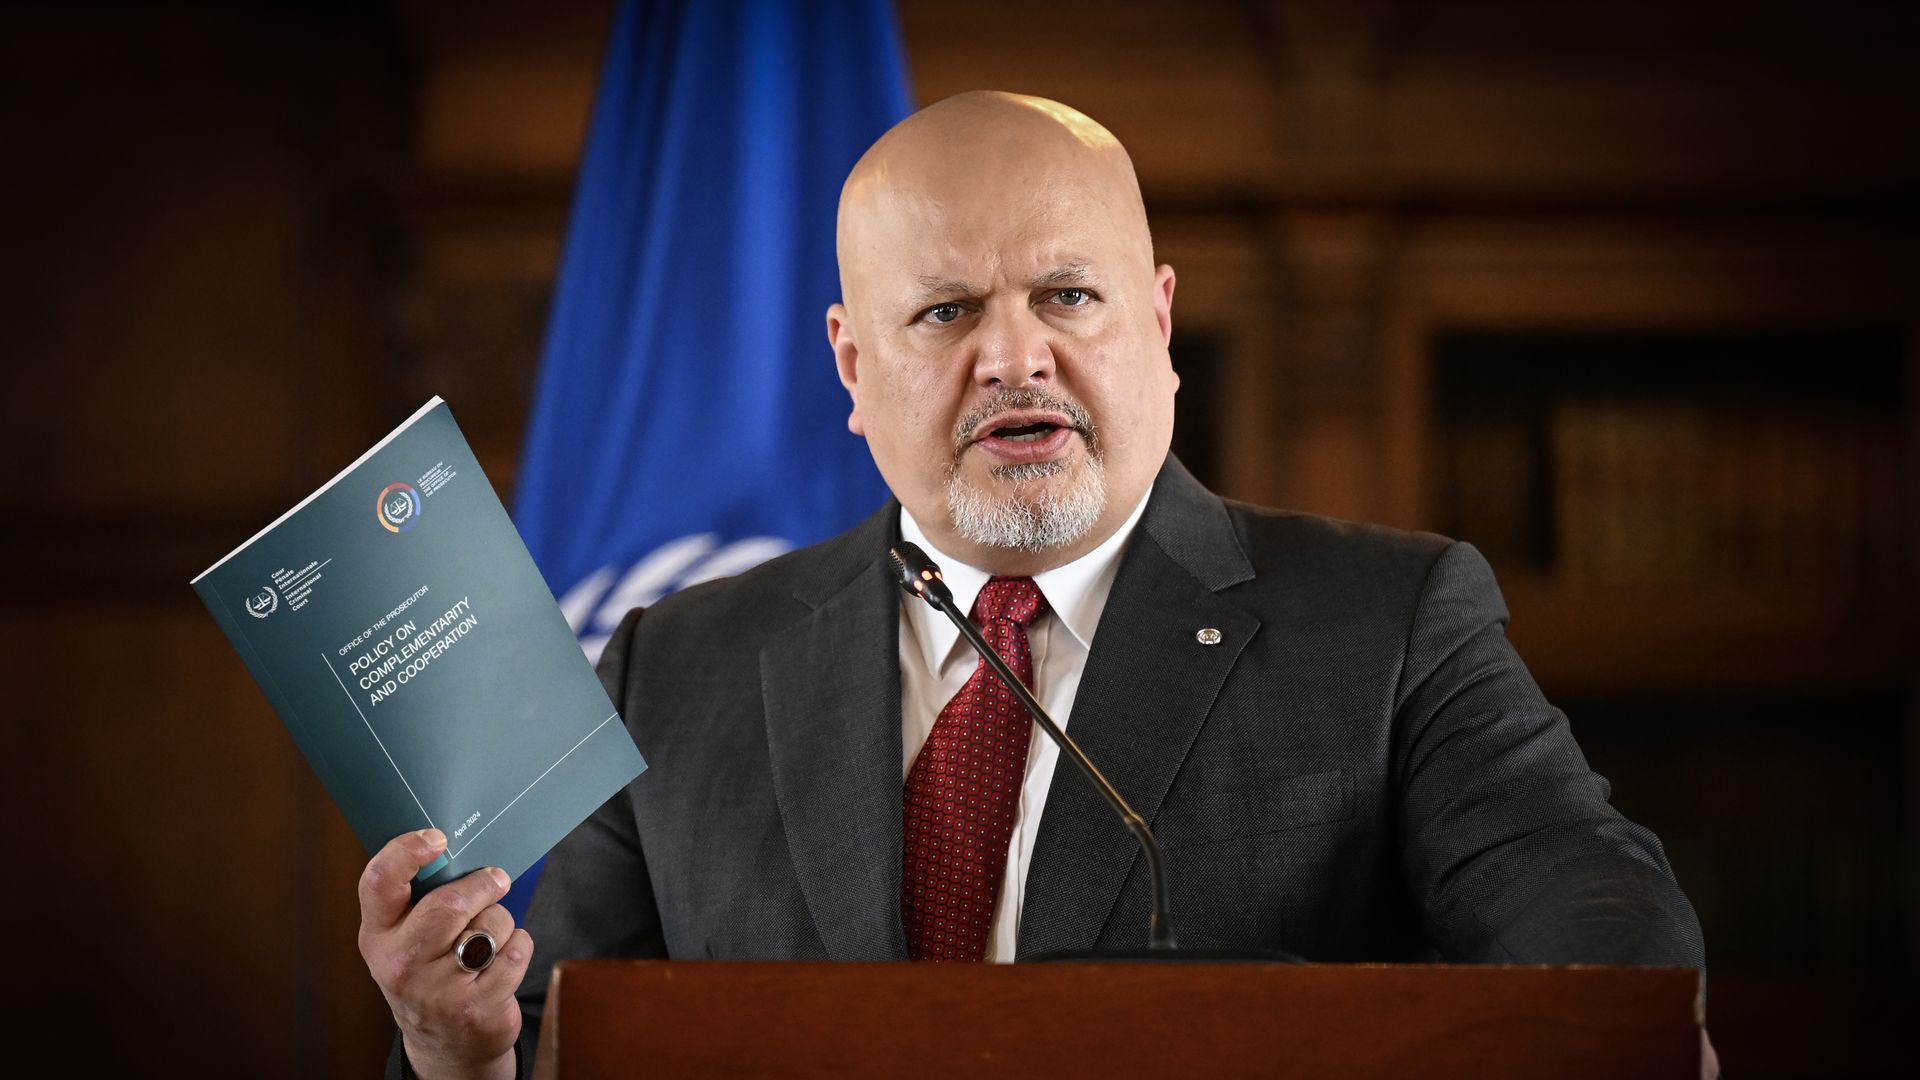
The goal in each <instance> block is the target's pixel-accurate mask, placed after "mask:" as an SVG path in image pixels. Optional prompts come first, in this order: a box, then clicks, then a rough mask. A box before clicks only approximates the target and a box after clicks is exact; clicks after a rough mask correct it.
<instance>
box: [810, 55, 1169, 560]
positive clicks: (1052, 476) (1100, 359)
mask: <svg viewBox="0 0 1920 1080" xmlns="http://www.w3.org/2000/svg"><path fill="white" fill-rule="evenodd" d="M838 241H839V253H840V288H841V293H840V296H841V302H840V303H838V304H835V305H833V306H832V307H831V308H830V309H829V310H828V312H827V336H828V339H829V340H830V341H831V342H832V343H833V349H834V358H835V364H836V366H837V367H838V369H839V374H840V381H841V383H842V385H844V386H845V387H846V388H847V392H848V394H849V395H850V396H851V399H852V402H853V410H852V413H851V414H850V415H849V417H848V421H847V424H848V427H850V428H851V429H852V430H853V431H854V432H855V433H857V434H859V435H862V436H865V437H866V440H867V446H868V449H870V450H871V451H872V452H873V459H874V462H875V464H877V465H878V466H879V467H880V473H881V475H882V476H884V477H885V478H886V480H887V485H888V486H889V487H890V488H892V489H893V493H894V494H895V495H896V496H898V497H899V499H900V502H901V504H902V505H903V506H904V507H905V508H906V509H907V511H908V512H909V513H911V514H912V515H913V519H914V521H916V522H917V523H919V525H920V527H921V528H922V529H925V530H926V532H927V536H928V538H929V539H930V540H932V541H933V542H934V544H935V545H936V546H937V547H938V548H940V550H941V551H943V552H945V553H947V554H949V555H953V556H957V557H959V558H961V559H963V560H964V561H966V562H967V563H969V564H970V565H973V566H975V567H979V568H981V569H985V570H988V571H990V572H992V573H996V574H1011V575H1021V574H1032V573H1037V572H1040V571H1043V570H1046V569H1049V568H1051V567H1054V566H1062V565H1065V564H1066V563H1067V562H1070V561H1072V560H1073V559H1075V558H1078V557H1079V556H1080V555H1083V554H1085V553H1086V552H1087V551H1089V550H1091V549H1092V548H1094V547H1096V546H1098V545H1099V544H1100V542H1101V541H1103V540H1105V539H1106V538H1107V537H1108V536H1111V535H1112V534H1113V532H1114V530H1115V529H1117V528H1118V527H1119V525H1120V524H1121V523H1122V522H1123V521H1125V520H1126V519H1127V518H1128V517H1129V516H1130V514H1131V512H1132V510H1133V508H1134V507H1135V506H1137V505H1139V501H1140V499H1141V498H1142V497H1143V496H1144V495H1145V493H1146V491H1147V489H1148V488H1149V487H1150V486H1151V484H1152V481H1153V477H1154V475H1155V474H1156V473H1157V472H1158V471H1159V468H1160V464H1161V462H1162V461H1163V460H1165V457H1166V453H1167V445H1168V442H1169V441H1170V440H1171V438H1172V431H1173V393H1174V390H1175V388H1176V387H1178V385H1179V379H1178V378H1177V377H1176V376H1175V375H1174V374H1173V368H1172V364H1171V361H1170V360H1169V358H1168V355H1167V339H1168V335H1169V334H1170V333H1171V332H1172V316H1171V309H1172V303H1173V270H1172V268H1170V267H1165V266H1162V267H1155V266H1154V263H1153V241H1152V238H1151V237H1150V236H1149V235H1148V233H1147V215H1146V211H1145V209H1144V208H1143V206H1142V205H1141V201H1140V185H1139V183H1138V181H1136V180H1135V179H1134V175H1133V163H1132V162H1131V161H1130V160H1128V158H1127V152H1126V151H1125V150H1124V149H1122V148H1121V146H1120V143H1119V141H1118V140H1116V139H1115V138H1114V137H1113V135H1112V134H1111V133H1110V132H1108V131H1107V129H1106V128H1103V127H1101V126H1100V125H1099V124H1097V123H1095V122H1093V121H1092V120H1091V119H1089V118H1087V117H1086V116H1085V115H1083V114H1081V113H1080V112H1078V111H1076V110H1074V109H1071V108H1068V107H1067V106H1065V105H1062V104H1060V103H1058V102H1054V101H1047V100H1045V99H1042V98H1033V97H1021V96H1019V95H1015V94H998V93H972V94H961V95H959V96H958V97H951V98H948V99H946V100H945V101H942V102H940V103H938V104H936V105H933V106H930V107H928V108H926V109H923V110H921V111H920V112H918V113H915V114H914V115H913V116H910V117H908V118H907V119H906V120H904V121H902V122H901V123H900V124H899V125H898V126H896V127H895V128H894V129H893V130H892V131H889V132H888V133H887V134H886V135H885V136H883V137H882V138H881V139H880V141H879V142H877V143H875V144H874V145H873V147H872V148H871V149H869V150H868V151H867V153H866V155H865V156H864V157H862V158H861V159H860V163H859V164H858V165H856V166H855V167H854V170H853V173H852V174H851V175H850V176H848V178H847V182H846V186H845V187H844V188H843V189H842V191H841V195H840V217H839V229H838Z"/></svg>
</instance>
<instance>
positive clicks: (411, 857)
mask: <svg viewBox="0 0 1920 1080" xmlns="http://www.w3.org/2000/svg"><path fill="white" fill-rule="evenodd" d="M446 850H447V836H446V834H445V833H443V832H441V831H440V830H439V829H421V830H419V831H418V832H410V833H402V834H400V835H399V836H396V837H394V838H393V839H392V840H389V841H387V846H386V847H383V848H381V849H380V850H379V851H378V852H376V853H375V854H374V856H373V858H372V859H371V860H369V861H368V863H367V868H366V869H365V870H363V871H361V873H360V929H361V930H362V931H363V932H368V933H381V932H384V931H387V930H391V929H393V928H394V927H395V926H397V925H399V923H400V921H401V920H402V919H405V918H406V917H407V906H408V905H409V904H410V903H412V902H413V877H414V875H415V874H418V873H419V872H420V868H421V867H423V866H425V865H427V864H428V863H430V862H432V861H433V860H435V859H437V858H439V857H440V854H441V853H442V852H444V851H446Z"/></svg>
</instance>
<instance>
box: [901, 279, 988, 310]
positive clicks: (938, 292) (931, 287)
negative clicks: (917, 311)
mask: <svg viewBox="0 0 1920 1080" xmlns="http://www.w3.org/2000/svg"><path fill="white" fill-rule="evenodd" d="M918 285H919V286H920V287H919V288H918V289H916V290H914V293H913V296H912V297H911V298H910V302H911V303H912V305H913V306H915V307H920V306H921V305H924V304H931V303H934V302H935V301H939V300H952V299H955V298H962V297H968V296H978V295H980V293H981V292H982V290H981V289H978V288H976V287H975V286H974V284H973V283H972V282H970V281H961V280H960V279H959V278H937V277H923V278H921V279H920V280H919V282H918Z"/></svg>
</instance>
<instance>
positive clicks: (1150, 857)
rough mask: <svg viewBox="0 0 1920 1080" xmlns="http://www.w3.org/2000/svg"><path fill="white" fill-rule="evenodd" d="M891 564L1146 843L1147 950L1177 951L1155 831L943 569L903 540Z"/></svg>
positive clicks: (903, 585)
mask: <svg viewBox="0 0 1920 1080" xmlns="http://www.w3.org/2000/svg"><path fill="white" fill-rule="evenodd" d="M887 561H888V562H889V563H891V564H892V565H893V572H894V575H895V576H896V577H897V578H898V579H899V581H900V587H901V588H902V589H905V590H906V591H907V592H908V593H910V594H912V595H914V596H917V597H919V598H920V599H922V600H925V601H926V602H927V603H929V604H932V605H933V606H934V608H935V609H937V610H938V611H940V612H941V613H942V614H944V615H945V616H946V617H947V618H948V619H950V620H952V621H953V625H954V626H956V627H959V629H960V636H962V637H964V638H966V639H967V644H969V645H972V646H973V650H974V651H975V652H977V653H979V654H980V658H981V659H983V660H985V661H986V662H987V666H988V667H990V668H992V669H993V673H994V674H995V675H998V676H999V677H1000V681H1001V682H1003V683H1005V684H1006V686H1007V689H1008V690H1011V691H1012V692H1013V696H1014V697H1016V698H1019V699H1020V704H1022V705H1025V706H1026V707H1027V712H1029V713H1031V714H1033V719H1034V722H1035V723H1037V724H1039V725H1040V730H1042V731H1044V732H1046V733H1047V737H1048V738H1050V739H1052V740H1053V742H1054V745H1056V746H1058V747H1059V748H1060V750H1061V752H1062V753H1064V754H1066V755H1067V757H1068V758H1070V759H1072V761H1073V763H1074V764H1075V765H1077V766H1079V769H1080V774H1081V775H1082V776H1085V777H1086V778H1087V780H1088V782H1090V783H1091V784H1093V786H1094V787H1095V788H1096V789H1098V790H1099V792H1100V794H1101V796H1102V797H1104V798H1105V799H1106V800H1107V805H1109V806H1111V807H1113V812H1114V813H1116V814H1119V815H1120V821H1121V823H1122V824H1124V825H1125V826H1126V827H1127V831H1128V832H1130V833H1132V834H1133V838H1134V839H1135V840H1138V841H1139V842H1140V853H1141V855H1142V856H1143V857H1144V858H1145V859H1146V862H1147V881H1148V882H1149V884H1150V885H1151V886H1152V891H1153V916H1152V918H1151V919H1150V920H1149V921H1148V923H1147V948H1148V949H1154V950H1172V949H1174V948H1175V946H1174V941H1173V917H1172V915H1171V914H1170V913H1169V912H1168V903H1167V876H1166V873H1165V872H1164V871H1163V870H1162V869H1161V866H1160V862H1161V860H1160V845H1159V843H1158V842H1157V841H1155V840H1154V838H1153V830H1151V829H1149V828H1147V823H1146V820H1145V819H1143V818H1142V817H1141V816H1140V815H1139V814H1137V813H1135V812H1134V810H1133V807H1131V806H1128V805H1127V800H1125V799H1123V798H1121V797H1120V793H1119V792H1118V791H1115V790H1114V788H1113V785H1112V784H1110V783H1108V782H1107V778H1106V777H1105V776H1102V775H1101V774H1100V770H1099V769H1097V768H1095V767H1094V764H1093V762H1092V761H1090V760H1088V759H1087V755H1086V754H1085V753H1084V752H1082V751H1081V749H1080V746H1079V744H1077V743H1075V742H1074V741H1073V739H1072V738H1071V737H1069V736H1068V735H1067V733H1066V732H1065V731H1062V730H1061V729H1060V725H1058V724H1056V723H1054V722H1053V717H1051V716H1048V715H1047V710H1045V709H1043V708H1041V707H1040V702H1039V701H1037V700H1035V698H1034V696H1033V691H1031V690H1029V689H1027V687H1026V685H1025V684H1024V683H1022V682H1021V681H1020V680H1019V679H1017V678H1015V677H1014V674H1013V671H1012V669H1010V668H1008V667H1007V662H1006V661H1005V660H1002V659H1000V654H999V653H997V652H994V651H993V646H991V645H989V644H987V639H986V638H984V637H982V636H981V635H980V628H979V627H977V626H975V625H973V620H972V619H969V618H967V615H966V612H964V611H961V610H960V609H959V607H958V606H957V605H955V604H954V602H953V592H952V590H950V589H948V588H947V583H946V580H945V579H944V578H942V577H941V576H940V568H939V567H938V566H936V565H934V562H933V560H932V559H929V558H927V554H926V552H924V551H921V550H920V547H919V545H917V544H912V543H908V542H906V541H904V540H903V541H901V542H900V543H899V544H897V545H895V546H894V547H892V548H890V549H888V551H887Z"/></svg>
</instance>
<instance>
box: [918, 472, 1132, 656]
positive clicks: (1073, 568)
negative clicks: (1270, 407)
mask: <svg viewBox="0 0 1920 1080" xmlns="http://www.w3.org/2000/svg"><path fill="white" fill-rule="evenodd" d="M1152 495H1153V491H1152V489H1151V488H1149V489H1148V491H1147V494H1146V495H1143V496H1141V497H1140V502H1139V504H1138V505H1136V506H1135V507H1134V508H1133V513H1131V514H1129V515H1127V520H1125V521H1123V522H1121V523H1120V527H1119V528H1118V529H1115V530H1114V531H1113V535H1112V536H1109V537H1107V538H1106V539H1105V540H1103V541H1101V543H1100V546H1099V547H1097V548H1094V549H1093V550H1092V551H1089V552H1087V553H1086V554H1085V555H1082V556H1080V557H1079V558H1077V559H1075V560H1073V561H1072V562H1070V563H1068V564H1066V565H1065V566H1059V567H1055V568H1054V569H1052V570H1047V571H1043V572H1041V573H1038V574H1035V575H1034V576H1033V583H1034V584H1035V585H1037V586H1039V588H1040V595H1042V596H1044V597H1046V598H1047V607H1048V609H1049V610H1050V611H1051V612H1052V613H1053V614H1054V615H1056V616H1058V617H1059V619H1060V623H1061V625H1063V626H1065V627H1066V628H1067V632H1068V633H1070V634H1072V635H1073V637H1074V640H1076V641H1078V642H1079V643H1080V647H1081V648H1082V649H1086V650H1089V651H1091V650H1092V648H1093V632H1094V629H1095V628H1096V627H1097V626H1098V625H1099V623H1100V613H1101V612H1102V611H1104V610H1105V609H1106V606H1107V594H1108V593H1111V592H1112V591H1113V579H1114V575H1115V574H1117V573H1118V572H1119V569H1120V553H1121V552H1122V551H1124V550H1126V546H1127V540H1128V538H1129V537H1131V536H1132V535H1133V530H1134V527H1135V526H1136V525H1138V524H1139V523H1140V515H1141V514H1142V513H1143V512H1144V511H1145V510H1146V508H1147V500H1148V499H1149V498H1151V497H1152ZM900 536H901V538H902V539H904V540H908V541H911V542H912V543H915V544H918V545H920V547H921V548H922V549H923V550H925V551H926V552H927V554H928V555H929V556H931V557H932V558H933V560H934V561H935V562H937V563H939V564H940V574H941V577H942V578H944V579H945V580H946V583H947V588H948V589H949V590H951V591H952V592H953V601H954V603H955V604H956V605H958V606H959V608H960V610H961V611H972V610H973V603H974V601H975V600H977V599H978V598H979V596H980V590H981V589H982V588H984V587H985V586H986V584H987V579H988V578H990V577H992V576H993V575H991V574H989V573H987V572H986V571H985V570H981V569H978V568H976V567H973V566H969V565H967V564H966V563H964V562H961V561H960V560H959V559H957V558H955V557H953V556H952V555H949V554H947V553H946V552H944V551H941V550H940V548H939V547H938V546H937V545H936V544H934V542H933V541H931V540H929V539H927V534H926V532H925V530H923V529H921V528H920V523H919V522H917V521H915V520H913V515H912V514H910V513H908V512H907V508H906V507H905V506H902V507H901V508H900ZM901 599H902V601H903V602H904V603H905V604H906V605H907V618H908V621H909V622H910V623H911V625H912V628H913V634H914V639H915V641H916V643H917V644H918V645H919V648H920V656H921V659H922V660H923V661H925V663H926V665H927V670H928V671H931V672H933V673H934V674H935V675H938V674H939V673H940V670H941V669H942V668H943V667H945V666H946V664H947V663H948V662H949V660H950V658H951V656H952V654H953V652H954V650H955V647H956V646H959V645H960V631H959V630H958V629H957V628H955V627H954V625H953V624H952V623H950V622H948V621H947V617H946V616H945V615H942V614H940V612H938V611H936V610H934V608H933V605H931V604H928V603H925V602H924V601H921V600H917V599H914V598H912V597H908V596H906V594H904V593H903V594H901Z"/></svg>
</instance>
